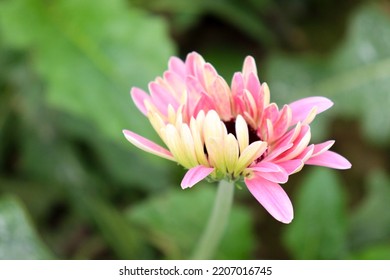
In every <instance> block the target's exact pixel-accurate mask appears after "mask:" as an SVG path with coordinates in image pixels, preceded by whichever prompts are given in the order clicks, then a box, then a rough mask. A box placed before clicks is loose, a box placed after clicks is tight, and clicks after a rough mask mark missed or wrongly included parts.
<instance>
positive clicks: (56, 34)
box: [0, 0, 173, 139]
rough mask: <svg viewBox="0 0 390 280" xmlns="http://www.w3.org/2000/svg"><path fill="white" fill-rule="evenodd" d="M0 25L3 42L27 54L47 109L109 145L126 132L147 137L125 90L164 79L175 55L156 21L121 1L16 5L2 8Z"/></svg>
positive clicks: (38, 0)
mask: <svg viewBox="0 0 390 280" xmlns="http://www.w3.org/2000/svg"><path fill="white" fill-rule="evenodd" d="M0 27H1V32H2V33H3V34H2V35H3V37H4V42H5V43H7V44H8V45H11V46H14V47H18V48H21V49H25V50H28V51H30V52H31V56H32V57H33V63H34V64H33V65H34V66H35V68H36V69H37V70H38V72H39V73H40V74H41V76H42V78H44V79H45V82H46V85H47V98H48V101H49V102H50V104H53V105H54V106H56V107H58V108H61V109H64V110H66V111H69V112H72V113H75V114H77V115H79V116H82V117H84V118H85V119H88V120H90V121H92V123H93V124H94V126H95V129H96V128H98V129H99V130H101V131H103V132H105V133H106V134H107V135H109V136H110V137H112V138H114V139H123V136H122V134H121V130H122V129H123V128H126V127H127V128H131V129H134V130H136V131H138V132H142V133H144V134H148V133H149V134H150V131H151V129H149V130H148V129H147V128H148V127H150V126H148V125H145V124H146V123H147V121H146V119H145V118H143V117H142V115H141V114H140V113H139V112H138V110H137V109H135V106H134V105H133V104H132V102H131V100H130V98H129V96H128V92H129V89H130V87H131V86H135V85H137V86H141V87H143V88H145V87H146V85H147V82H148V81H149V80H151V79H152V78H154V77H155V76H156V75H161V74H162V71H163V70H164V69H165V67H166V64H167V59H168V57H169V56H170V55H171V54H172V53H173V47H172V44H171V42H170V41H169V39H168V38H167V30H166V26H165V24H164V22H163V21H162V20H161V19H158V18H157V17H151V16H148V15H146V14H144V13H142V12H140V11H139V10H136V9H134V8H132V7H129V6H127V5H126V2H125V1H124V0H104V1H93V0H87V1H77V0H60V1H54V2H50V3H47V2H46V1H42V0H13V1H2V2H1V3H0ZM145 127H146V128H145ZM93 129H94V128H93V127H92V128H91V132H90V133H92V134H93ZM147 136H150V135H147ZM153 136H154V135H153Z"/></svg>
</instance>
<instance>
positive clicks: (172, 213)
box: [128, 183, 254, 259]
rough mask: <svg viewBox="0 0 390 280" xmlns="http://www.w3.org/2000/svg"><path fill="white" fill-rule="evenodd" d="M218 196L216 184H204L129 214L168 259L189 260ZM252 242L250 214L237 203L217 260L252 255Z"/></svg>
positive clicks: (170, 194) (169, 194)
mask: <svg viewBox="0 0 390 280" xmlns="http://www.w3.org/2000/svg"><path fill="white" fill-rule="evenodd" d="M215 195H216V190H215V188H214V186H213V185H208V184H204V183H202V184H199V185H197V187H196V188H194V189H191V190H186V191H183V190H172V191H170V192H167V193H165V194H162V195H161V196H159V197H154V198H151V199H150V200H147V201H145V202H144V203H141V204H139V205H137V206H134V207H133V208H131V209H129V211H128V217H129V219H130V220H131V221H132V222H133V223H134V224H137V225H138V226H139V227H141V228H142V229H143V230H144V231H145V236H146V238H148V239H149V240H150V242H151V243H152V244H154V246H156V247H157V248H158V249H159V250H161V251H162V252H163V253H164V255H165V256H166V258H168V259H186V258H188V257H189V256H190V254H191V253H192V252H193V248H194V246H196V243H197V241H198V240H199V238H200V236H201V233H202V232H203V229H204V227H205V226H206V224H207V221H208V216H209V215H210V213H211V209H212V206H213V202H214V199H215ZM253 244H254V236H253V233H252V228H251V219H250V213H249V212H248V210H247V209H246V208H243V207H240V206H237V205H234V206H233V209H232V212H231V217H230V220H229V224H228V227H227V230H226V233H225V236H224V237H223V239H222V241H221V244H220V247H219V250H218V254H217V256H216V259H247V258H250V253H251V250H252V246H253Z"/></svg>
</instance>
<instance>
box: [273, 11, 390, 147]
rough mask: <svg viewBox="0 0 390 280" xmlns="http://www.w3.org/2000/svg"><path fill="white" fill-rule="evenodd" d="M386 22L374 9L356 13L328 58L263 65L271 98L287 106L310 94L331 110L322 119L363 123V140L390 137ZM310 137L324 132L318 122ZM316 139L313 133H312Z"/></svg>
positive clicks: (283, 60) (389, 25) (291, 59)
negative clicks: (332, 116) (326, 101)
mask: <svg viewBox="0 0 390 280" xmlns="http://www.w3.org/2000/svg"><path fill="white" fill-rule="evenodd" d="M389 38H390V19H389V16H388V15H387V14H386V13H384V12H383V11H382V10H380V9H379V7H378V6H369V7H364V8H362V9H360V10H359V11H358V12H357V13H356V14H355V15H354V17H353V18H352V20H351V22H350V27H349V31H348V35H347V38H346V40H345V42H344V43H343V44H342V45H341V46H340V47H339V48H338V49H337V50H336V51H335V52H334V53H333V54H332V55H330V57H326V58H325V57H322V58H321V57H315V56H312V55H311V56H300V57H283V56H274V57H273V58H272V59H271V60H270V61H269V67H268V79H267V81H268V83H269V84H270V88H271V92H273V94H272V98H273V100H276V101H277V102H281V101H282V102H281V103H287V102H291V101H293V100H295V99H299V98H303V97H308V96H312V95H321V96H327V97H329V98H330V99H332V100H333V101H334V102H335V106H334V108H333V109H331V110H330V112H329V113H327V114H339V115H340V116H342V117H353V118H358V119H361V120H362V121H363V129H364V130H365V132H366V133H365V135H366V136H368V137H369V139H371V140H373V141H375V142H377V143H387V139H388V138H389V137H390V110H388V108H389V107H390V92H389V88H390V39H389ZM319 119H320V123H319V124H316V127H317V126H318V127H317V128H316V129H315V130H314V132H317V133H318V132H322V133H324V132H325V131H326V124H325V122H327V120H326V119H324V120H321V119H323V117H319ZM317 136H318V134H317Z"/></svg>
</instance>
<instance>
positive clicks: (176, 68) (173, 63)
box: [168, 56, 186, 78]
mask: <svg viewBox="0 0 390 280" xmlns="http://www.w3.org/2000/svg"><path fill="white" fill-rule="evenodd" d="M168 68H169V70H171V71H172V72H174V73H176V74H177V75H179V76H180V77H183V78H184V77H185V76H186V67H185V65H184V62H183V61H182V60H181V59H180V58H177V57H174V56H173V57H171V58H170V59H169V63H168Z"/></svg>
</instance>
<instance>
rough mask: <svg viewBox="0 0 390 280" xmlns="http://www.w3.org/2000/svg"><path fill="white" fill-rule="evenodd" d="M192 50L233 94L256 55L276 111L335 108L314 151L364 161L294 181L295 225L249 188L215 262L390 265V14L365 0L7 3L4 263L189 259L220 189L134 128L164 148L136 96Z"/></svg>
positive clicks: (0, 35)
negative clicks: (322, 146)
mask: <svg viewBox="0 0 390 280" xmlns="http://www.w3.org/2000/svg"><path fill="white" fill-rule="evenodd" d="M194 50H195V51H197V52H199V53H200V54H202V55H203V56H204V57H205V59H206V60H208V61H210V62H211V63H212V64H213V65H214V66H215V67H216V69H217V70H218V71H219V73H220V74H221V75H222V76H223V77H224V78H225V79H226V80H227V81H229V82H230V79H231V77H232V74H233V73H234V72H235V71H240V70H241V66H242V62H243V60H244V58H245V56H246V55H252V56H254V57H255V59H256V62H257V65H258V70H259V76H260V79H261V81H267V83H268V84H269V86H270V89H271V99H272V101H275V102H277V103H278V104H285V103H289V102H291V101H293V100H296V99H298V98H302V97H307V96H312V95H322V96H326V97H329V98H330V99H332V100H333V101H334V103H335V105H334V106H333V107H332V108H331V109H330V110H329V111H327V112H325V113H323V114H321V115H319V116H318V118H317V119H316V120H315V122H314V123H313V125H312V131H313V142H320V141H324V140H327V139H334V140H336V144H335V146H334V148H333V150H335V151H337V152H339V153H341V154H342V155H344V156H345V157H346V158H348V159H349V160H350V161H351V162H352V165H353V167H352V169H350V170H347V171H335V170H329V169H326V168H321V167H310V166H308V167H306V168H304V170H303V171H302V172H300V173H298V174H296V175H293V176H292V177H290V180H289V182H288V183H287V184H285V185H284V186H285V189H286V191H287V193H288V194H289V196H290V197H291V199H292V201H293V204H294V208H295V219H294V220H293V223H292V224H290V225H284V224H281V223H279V222H277V221H275V220H274V219H273V218H272V217H271V216H270V215H269V214H267V213H266V211H265V210H264V209H263V208H262V207H261V206H260V205H259V204H258V203H257V201H256V200H255V199H254V198H253V197H252V196H251V195H250V194H249V192H248V191H247V190H246V189H245V188H243V189H242V190H237V191H236V193H235V202H234V208H233V211H232V214H231V219H230V222H229V227H228V229H227V232H226V234H225V236H224V238H223V241H222V244H221V247H220V250H219V251H218V254H217V256H216V258H217V259H390V211H389V210H390V208H389V207H390V176H389V170H390V153H389V152H390V144H389V143H390V141H389V140H390V110H389V108H390V3H389V2H387V1H363V0H361V1H354V0H347V1H336V0H331V1H321V0H278V1H271V0H216V1H208V0H194V1H181V0H150V1H142V0H127V1H125V0H101V1H92V0H84V1H79V0H59V1H43V0H2V1H0V258H1V259H186V258H188V257H189V256H190V254H191V252H192V251H193V248H194V246H196V242H197V240H198V238H199V237H200V234H201V232H202V229H203V227H204V226H205V224H206V222H207V218H208V215H209V213H210V210H211V207H212V204H213V199H214V195H215V186H214V185H210V184H207V183H201V184H199V185H197V186H196V187H194V188H193V189H191V190H186V191H182V190H181V188H180V186H179V183H180V180H181V178H182V176H183V174H184V170H183V168H181V167H179V166H177V165H176V164H173V163H171V162H169V161H166V160H163V159H160V158H157V157H154V156H152V155H149V154H146V153H144V152H142V151H139V150H138V149H137V148H135V147H133V146H132V145H131V144H129V143H128V142H127V141H126V140H125V138H124V137H123V135H122V132H121V130H122V129H124V128H127V129H131V130H133V131H135V132H137V133H139V134H141V135H144V136H146V137H149V138H151V139H154V140H156V141H159V140H158V139H157V137H156V135H155V133H154V132H153V130H152V128H151V126H150V125H149V123H148V121H147V120H146V118H144V117H143V116H142V115H141V113H140V112H138V110H137V109H136V108H135V106H134V105H133V103H132V101H131V99H130V97H129V94H128V92H129V89H130V88H131V87H132V86H138V87H141V88H143V89H147V83H148V81H150V80H152V79H154V78H155V77H156V76H158V75H161V74H162V73H163V71H164V70H165V69H166V67H167V61H168V58H169V57H170V56H171V55H178V56H180V57H182V58H185V56H186V54H187V53H188V52H190V51H194Z"/></svg>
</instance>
